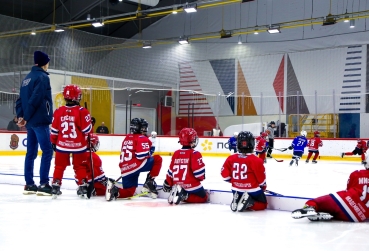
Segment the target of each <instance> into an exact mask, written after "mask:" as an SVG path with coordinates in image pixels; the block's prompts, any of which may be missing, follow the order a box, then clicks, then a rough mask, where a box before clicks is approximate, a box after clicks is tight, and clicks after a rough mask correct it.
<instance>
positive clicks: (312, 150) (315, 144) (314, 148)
mask: <svg viewBox="0 0 369 251" xmlns="http://www.w3.org/2000/svg"><path fill="white" fill-rule="evenodd" d="M307 146H308V149H309V153H308V156H307V158H306V161H305V162H306V163H309V160H310V158H311V156H312V155H313V154H314V157H313V160H312V161H311V163H313V164H316V163H318V162H317V161H316V159H317V158H318V157H319V147H322V146H323V141H322V140H321V138H320V133H319V131H315V132H314V137H313V138H311V139H310V140H309V142H308V144H307Z"/></svg>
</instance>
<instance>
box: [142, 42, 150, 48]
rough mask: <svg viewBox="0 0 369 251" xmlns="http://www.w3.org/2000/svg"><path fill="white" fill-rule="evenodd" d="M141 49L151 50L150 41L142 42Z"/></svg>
mask: <svg viewBox="0 0 369 251" xmlns="http://www.w3.org/2000/svg"><path fill="white" fill-rule="evenodd" d="M142 48H144V49H150V48H151V42H150V41H144V42H143V45H142Z"/></svg>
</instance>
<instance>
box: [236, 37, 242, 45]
mask: <svg viewBox="0 0 369 251" xmlns="http://www.w3.org/2000/svg"><path fill="white" fill-rule="evenodd" d="M237 44H242V36H241V35H238V43H237Z"/></svg>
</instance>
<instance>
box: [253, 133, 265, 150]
mask: <svg viewBox="0 0 369 251" xmlns="http://www.w3.org/2000/svg"><path fill="white" fill-rule="evenodd" d="M265 148H266V140H265V139H264V138H263V137H261V136H259V137H257V138H256V144H255V152H257V153H261V152H263V151H265Z"/></svg>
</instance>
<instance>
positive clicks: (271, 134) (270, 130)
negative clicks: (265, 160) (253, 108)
mask: <svg viewBox="0 0 369 251" xmlns="http://www.w3.org/2000/svg"><path fill="white" fill-rule="evenodd" d="M274 131H275V122H274V121H270V123H269V125H268V128H267V130H266V132H267V133H268V139H269V142H268V152H267V156H268V157H269V158H273V157H272V152H273V148H274Z"/></svg>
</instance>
